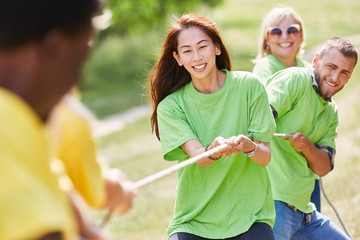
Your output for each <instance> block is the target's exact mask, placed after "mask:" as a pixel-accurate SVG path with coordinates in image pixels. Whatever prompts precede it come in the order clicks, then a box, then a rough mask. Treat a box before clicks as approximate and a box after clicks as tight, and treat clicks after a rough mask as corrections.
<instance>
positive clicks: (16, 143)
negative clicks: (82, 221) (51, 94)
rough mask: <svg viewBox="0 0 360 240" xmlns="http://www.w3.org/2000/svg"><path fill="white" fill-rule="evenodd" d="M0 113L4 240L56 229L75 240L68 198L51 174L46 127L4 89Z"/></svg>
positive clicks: (0, 93)
mask: <svg viewBox="0 0 360 240" xmlns="http://www.w3.org/2000/svg"><path fill="white" fill-rule="evenodd" d="M0 111H1V114H0V123H1V125H0V182H1V187H0V239H6V240H15V239H33V238H36V237H40V236H42V235H44V234H46V233H50V232H55V231H60V232H63V234H64V238H65V239H75V238H76V228H75V222H74V215H73V213H72V210H71V207H70V204H69V199H68V197H67V194H66V193H65V192H64V191H62V190H61V189H60V187H59V182H58V177H57V176H56V175H55V174H54V173H53V172H52V171H51V170H50V161H49V151H48V150H49V149H48V144H47V138H46V135H45V129H44V124H43V123H42V122H41V120H40V119H39V118H38V117H37V115H35V113H34V112H33V110H32V109H31V108H30V107H29V106H28V105H27V104H26V103H24V102H23V101H22V100H21V99H20V98H18V97H17V96H16V95H14V94H12V93H10V92H8V91H7V90H5V89H2V88H0Z"/></svg>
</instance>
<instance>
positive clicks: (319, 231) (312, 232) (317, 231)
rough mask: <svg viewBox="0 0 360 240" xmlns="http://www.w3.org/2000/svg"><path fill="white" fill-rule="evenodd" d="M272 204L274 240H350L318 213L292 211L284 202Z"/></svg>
mask: <svg viewBox="0 0 360 240" xmlns="http://www.w3.org/2000/svg"><path fill="white" fill-rule="evenodd" d="M274 203H275V210H276V219H275V225H274V228H273V230H274V234H275V239H276V240H289V239H291V240H302V239H313V240H342V239H346V240H350V238H349V237H348V236H347V235H346V234H345V233H343V232H342V231H341V230H340V229H339V228H338V227H337V226H336V225H335V224H334V223H333V222H331V221H330V219H329V218H327V217H325V216H324V215H322V214H321V213H319V212H318V211H314V212H312V213H310V214H305V213H303V212H301V211H299V210H296V211H294V210H293V209H291V208H290V207H289V206H288V205H287V204H286V203H284V202H281V201H274ZM309 217H311V220H310V218H309ZM307 220H310V222H307Z"/></svg>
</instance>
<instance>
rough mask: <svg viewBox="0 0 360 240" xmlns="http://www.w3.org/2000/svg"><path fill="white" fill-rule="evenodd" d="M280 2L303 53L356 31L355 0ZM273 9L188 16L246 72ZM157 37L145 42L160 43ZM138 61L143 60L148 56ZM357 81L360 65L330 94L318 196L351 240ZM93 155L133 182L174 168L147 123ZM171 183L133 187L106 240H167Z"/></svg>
mask: <svg viewBox="0 0 360 240" xmlns="http://www.w3.org/2000/svg"><path fill="white" fill-rule="evenodd" d="M281 3H282V4H285V5H289V6H292V7H293V8H294V9H295V10H296V11H297V12H298V13H299V14H300V15H301V16H302V18H303V20H304V22H305V27H306V30H307V46H306V49H307V50H310V49H312V48H314V47H315V46H318V44H321V43H322V42H323V41H324V40H326V39H328V38H329V37H332V36H335V35H336V36H353V35H357V34H360V29H359V24H360V14H358V13H359V12H360V2H359V1H358V0H347V1H342V2H340V1H337V0H327V1H325V0H317V1H309V0H305V1H282V2H281ZM276 5H277V2H276V1H273V0H270V1H260V0H227V1H225V3H224V5H223V6H220V7H218V8H216V9H207V8H201V9H198V10H196V11H193V12H194V13H200V14H202V15H205V16H208V17H210V18H211V19H213V20H214V21H215V22H216V23H217V26H218V28H219V31H220V33H221V34H222V37H223V39H224V40H225V43H226V44H227V46H228V48H229V51H230V55H231V57H232V59H233V65H234V70H251V69H252V64H251V62H250V60H251V59H252V58H254V57H255V55H256V46H257V35H258V31H259V26H260V24H261V21H262V17H263V16H264V15H265V14H266V13H267V12H268V11H269V10H270V9H271V8H272V7H273V6H276ZM310 6H311V7H310ZM159 39H160V38H159ZM159 39H155V40H154V42H150V43H149V45H151V46H153V45H154V43H156V44H159V45H160V44H161V40H159ZM358 47H360V44H358ZM154 49H156V51H157V52H154V53H153V56H157V55H158V51H159V47H154ZM154 51H155V50H154ZM139 60H140V61H141V59H139ZM144 61H146V62H148V61H149V59H144ZM150 62H151V61H150ZM152 62H153V60H152ZM124 65H125V64H124ZM122 67H124V68H126V66H122V65H121V64H120V65H119V68H122ZM145 75H146V74H145ZM359 78H360V67H359V66H357V67H356V69H355V72H354V74H353V77H352V79H351V81H350V83H349V84H348V85H347V86H346V87H345V89H344V90H343V91H342V92H340V93H339V94H338V95H337V96H336V97H335V100H336V102H337V103H338V105H339V109H340V110H339V121H340V124H339V128H338V132H339V137H338V138H337V141H336V142H337V155H336V163H335V169H334V170H333V171H332V172H331V173H330V174H328V175H327V176H325V177H324V178H323V182H324V188H325V190H326V193H327V194H328V196H329V198H330V200H331V201H332V203H333V204H334V205H335V207H336V208H337V210H338V211H339V213H340V215H341V217H342V219H343V221H344V223H345V224H346V226H347V228H348V230H349V232H350V234H351V235H352V237H353V239H360V220H359V218H358V216H359V215H360V207H359V202H360V187H359V185H358V182H360V174H359V173H360V164H359V160H360V125H359V123H358V122H359V121H358V119H359V117H360V106H359V105H360V101H359V100H358V94H359V92H360V84H359V83H360V80H359ZM105 105H106V104H105ZM100 151H101V153H102V154H103V155H104V156H105V157H106V159H107V160H108V162H109V164H110V165H111V166H112V167H119V168H121V169H122V170H123V171H124V172H125V173H126V174H127V175H128V176H129V177H130V179H132V180H133V181H136V180H139V179H141V178H143V177H146V176H148V175H150V174H153V173H155V172H157V171H159V170H162V169H164V168H167V167H169V166H171V165H172V164H174V163H170V162H166V161H164V160H163V159H162V155H161V148H160V144H159V142H158V141H157V139H156V138H155V136H154V135H152V134H151V129H150V124H149V119H148V118H145V119H143V120H141V121H139V122H136V123H134V124H129V125H128V126H127V127H126V128H125V129H124V130H122V131H119V132H116V133H114V134H112V135H109V136H107V137H104V138H102V139H100ZM176 182H177V180H176V174H172V175H169V176H167V177H165V178H163V179H161V180H159V181H157V182H154V183H152V184H150V185H148V186H145V187H143V188H141V189H140V190H139V196H138V197H137V198H136V200H135V202H134V207H133V208H132V210H131V211H130V212H129V213H128V214H126V215H124V216H121V217H113V218H112V219H111V221H110V222H109V224H108V225H107V227H106V230H107V231H108V232H109V234H110V236H111V237H110V239H126V240H140V239H141V240H164V239H167V236H166V228H167V225H168V223H169V221H170V219H171V216H172V209H173V205H174V199H175V189H176ZM322 204H323V211H322V212H323V213H324V214H325V215H327V216H329V217H330V218H331V219H332V220H333V221H334V222H336V223H337V224H338V220H337V218H336V215H335V214H334V213H333V211H332V210H331V208H330V206H329V205H328V204H327V203H326V201H325V199H324V198H322ZM90 213H91V216H92V217H93V219H94V221H96V222H98V223H100V222H101V219H102V217H103V214H104V212H100V213H99V212H94V211H91V212H90ZM338 226H340V225H339V224H338ZM340 228H341V226H340Z"/></svg>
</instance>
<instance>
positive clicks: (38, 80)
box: [0, 0, 100, 240]
mask: <svg viewBox="0 0 360 240" xmlns="http://www.w3.org/2000/svg"><path fill="white" fill-rule="evenodd" d="M99 5H100V3H99V1H98V0H77V1H72V0H52V1H47V0H36V1H27V0H3V1H1V3H0V8H1V14H0V111H1V114H0V123H1V125H0V182H1V187H0V239H4V240H17V239H41V240H44V239H51V240H59V239H78V236H79V234H78V231H79V229H78V225H77V222H76V221H77V218H76V216H77V215H75V211H74V208H73V206H72V205H71V203H70V200H69V198H68V195H67V193H66V192H64V191H63V190H62V189H61V188H60V187H59V185H58V177H57V176H56V175H55V174H54V173H53V172H52V170H51V168H50V155H49V147H48V141H49V139H48V138H47V136H46V134H45V132H46V131H45V123H46V121H47V119H48V117H49V113H50V112H51V110H52V108H53V107H54V106H55V105H56V104H57V102H58V101H59V100H60V99H61V98H62V97H63V95H64V94H65V93H66V92H68V91H69V89H70V88H71V87H72V86H73V85H74V84H76V83H77V81H78V80H79V79H80V76H81V74H80V73H81V69H82V66H83V63H84V62H85V59H86V57H87V55H88V40H89V38H90V36H91V32H92V26H91V19H92V17H93V16H94V14H95V13H96V12H97V11H98V9H99Z"/></svg>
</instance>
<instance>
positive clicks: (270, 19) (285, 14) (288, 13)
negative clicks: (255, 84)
mask: <svg viewBox="0 0 360 240" xmlns="http://www.w3.org/2000/svg"><path fill="white" fill-rule="evenodd" d="M285 18H291V19H293V20H294V22H295V23H296V24H299V25H300V34H302V41H301V44H300V48H299V50H298V52H297V54H296V57H298V58H300V57H301V56H302V54H303V53H304V47H305V29H304V24H303V20H302V19H301V17H300V15H299V14H297V13H296V12H295V11H294V9H292V8H291V7H275V8H273V9H272V10H271V11H270V12H269V13H268V14H266V16H265V17H264V20H263V22H262V24H261V28H260V36H259V42H258V53H257V56H256V59H255V60H254V62H256V61H258V60H260V59H261V58H263V57H265V56H267V55H269V54H271V50H270V49H267V48H266V47H267V45H266V40H267V39H268V31H269V29H270V28H271V27H274V26H277V25H279V24H280V22H281V21H282V20H283V19H285Z"/></svg>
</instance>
